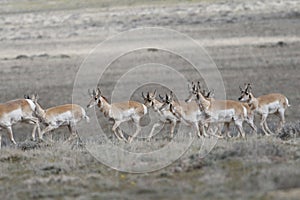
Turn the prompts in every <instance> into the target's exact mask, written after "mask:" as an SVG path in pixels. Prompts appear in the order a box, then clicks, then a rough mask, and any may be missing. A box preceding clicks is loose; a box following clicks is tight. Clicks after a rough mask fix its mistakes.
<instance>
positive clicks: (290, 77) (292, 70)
mask: <svg viewBox="0 0 300 200" xmlns="http://www.w3.org/2000/svg"><path fill="white" fill-rule="evenodd" d="M299 19H300V4H299V1H297V0H282V1H280V0H277V1H275V0H271V1H267V0H260V1H251V0H246V1H229V0H228V1H227V0H224V1H218V0H216V1H214V0H207V1H188V2H185V3H182V2H181V3H178V2H177V0H169V1H151V2H150V1H149V2H148V1H143V0H142V1H135V0H133V1H129V0H125V1H122V3H118V1H93V0H88V1H85V2H84V3H83V2H82V1H68V0H65V1H56V0H53V1H47V3H45V2H43V1H34V2H33V1H27V0H23V1H14V0H11V1H10V0H9V1H1V2H0V66H1V67H0V70H1V75H0V79H1V86H0V91H1V96H0V101H1V102H5V101H8V100H11V99H15V98H22V97H23V95H24V94H27V93H29V94H30V93H33V92H38V93H39V95H40V97H41V100H40V103H41V105H43V106H44V107H51V106H55V105H60V104H64V103H70V102H71V101H72V90H73V83H74V80H75V77H76V73H77V71H78V69H79V68H80V65H81V63H82V62H83V60H84V58H85V57H86V56H87V55H88V54H89V52H90V51H91V50H92V49H93V48H95V47H96V45H97V44H98V43H100V42H102V41H103V40H105V39H106V38H108V37H110V36H112V35H114V34H116V33H120V32H122V31H127V30H130V29H132V28H140V27H149V26H159V27H166V28H171V29H174V30H176V31H179V32H181V33H184V34H187V35H189V36H190V37H192V38H193V39H195V40H196V41H197V42H199V43H200V44H202V45H203V46H204V48H205V49H206V51H207V52H208V54H209V55H210V56H211V58H212V59H213V60H214V61H215V63H216V64H217V66H218V69H219V71H220V73H221V75H222V77H223V80H224V85H225V89H226V95H227V99H237V97H238V96H239V89H238V85H241V84H243V83H244V82H251V83H253V84H254V88H253V90H254V93H255V94H256V95H262V94H266V93H270V92H279V93H283V94H285V95H286V96H287V97H288V99H289V101H290V104H291V105H292V106H291V107H290V108H289V109H288V110H287V112H286V121H287V124H286V126H285V127H284V129H283V131H282V133H281V137H276V136H272V137H262V136H260V131H259V136H258V137H256V136H252V135H251V134H248V139H247V140H219V141H218V143H217V145H216V146H215V148H214V149H213V150H212V151H211V152H210V154H208V155H207V156H206V157H204V158H200V156H199V154H198V151H199V145H200V142H199V141H195V142H194V143H193V145H192V146H191V148H190V149H189V151H188V152H186V154H185V155H183V156H182V157H181V158H180V159H179V160H177V161H176V162H174V163H173V164H172V165H170V166H169V167H166V168H164V169H162V170H159V171H155V172H151V173H143V174H130V173H121V172H118V171H115V170H113V169H111V168H109V167H106V166H104V165H103V164H101V163H99V162H98V161H97V160H96V159H95V158H93V157H92V156H91V155H90V154H89V153H88V152H87V151H86V150H84V149H82V148H75V149H71V146H69V145H65V144H62V142H61V141H58V142H57V143H55V144H53V145H49V146H47V145H45V144H38V146H36V147H37V148H36V149H30V148H29V149H27V148H26V147H27V146H29V147H30V146H31V145H33V146H34V145H36V143H34V142H30V141H29V137H30V134H29V133H30V132H31V129H32V126H30V125H24V124H18V125H16V126H15V127H14V132H15V138H16V140H17V142H20V145H19V147H13V146H11V145H10V142H9V141H8V139H7V137H6V134H5V132H3V131H2V132H3V133H2V135H3V146H4V148H3V149H2V150H1V151H0V194H1V199H52V198H55V199H60V198H62V197H65V198H66V199H73V198H78V199H87V198H88V199H141V198H142V199H171V198H172V199H298V197H299V196H300V181H299V180H300V170H299V166H300V160H299V159H300V148H299V145H300V143H299V131H300V124H299V111H300V104H299V103H298V102H299V101H300V93H299V79H300V73H299V72H300V59H299V58H300V23H299ZM123 42H125V43H126V42H127V43H129V42H130V41H123ZM112 48H116V47H112ZM182 48H187V47H185V46H184V45H183V47H182ZM108 50H109V49H108ZM147 53H149V52H144V51H141V52H137V54H135V55H134V56H135V57H133V59H134V58H136V62H137V63H141V62H142V61H143V58H144V57H143V56H145V55H146V57H147V55H148V54H147ZM150 53H151V56H153V58H154V59H156V60H157V61H160V60H163V59H164V57H162V55H161V54H159V52H150ZM138 59H140V60H138ZM128 62H132V60H131V61H128ZM169 62H170V63H171V64H174V65H176V64H179V63H178V60H172V57H170V60H169ZM125 64H126V63H125ZM127 64H128V63H127ZM181 70H182V71H185V73H187V74H190V77H191V79H192V78H194V76H193V71H192V70H189V68H187V66H184V65H182V69H181ZM120 73H121V72H120V71H112V72H110V73H109V77H108V78H107V79H111V80H112V82H113V81H114V79H116V77H118V76H119V75H120ZM156 74H157V76H161V78H162V79H163V78H165V77H164V75H163V74H160V72H159V71H158V72H156ZM86 79H87V82H88V79H89V77H86ZM101 84H102V85H101V86H102V87H103V90H104V93H106V94H107V93H109V91H110V90H111V89H112V85H111V82H104V83H101ZM174 84H176V81H174ZM175 86H176V85H175ZM86 98H87V101H88V97H86ZM82 106H85V105H82ZM100 116H101V114H100ZM101 117H102V118H101V119H103V116H101ZM103 120H104V119H103ZM103 120H102V123H104V124H105V123H107V121H105V120H104V121H103ZM269 123H270V126H271V128H272V129H274V126H275V125H276V124H277V118H276V117H271V118H270V120H269ZM167 132H168V126H167V127H166V128H165V129H164V130H163V133H162V134H165V135H166V134H167ZM55 133H56V135H58V136H59V135H61V134H64V133H66V135H67V129H60V130H57V131H55ZM24 141H25V142H24ZM156 141H157V142H156ZM161 141H164V138H161V137H159V136H158V137H157V138H156V140H154V141H152V142H151V145H154V146H155V145H161V143H163V142H161ZM143 145H145V146H146V147H147V146H150V145H149V143H148V144H147V142H145V141H142V140H136V141H134V142H133V144H131V146H132V147H136V148H140V149H142V148H143V147H144V146H143ZM128 147H129V145H128Z"/></svg>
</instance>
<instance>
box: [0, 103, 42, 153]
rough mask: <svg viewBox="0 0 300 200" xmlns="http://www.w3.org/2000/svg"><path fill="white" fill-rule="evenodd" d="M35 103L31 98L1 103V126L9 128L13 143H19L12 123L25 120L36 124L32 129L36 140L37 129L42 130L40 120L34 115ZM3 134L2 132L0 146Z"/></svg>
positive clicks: (33, 137) (8, 131)
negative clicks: (15, 137)
mask: <svg viewBox="0 0 300 200" xmlns="http://www.w3.org/2000/svg"><path fill="white" fill-rule="evenodd" d="M34 110H35V105H34V103H33V102H32V101H31V100H30V99H16V100H12V101H8V102H6V103H3V104H0V127H1V128H4V129H6V130H7V133H8V136H9V139H10V141H11V142H12V143H14V144H17V143H16V141H15V139H14V135H13V131H12V125H14V124H16V123H18V122H25V123H29V124H34V128H33V131H32V134H31V136H32V139H33V140H35V131H36V128H38V133H39V132H40V126H39V120H38V118H36V117H35V116H34ZM1 140H2V134H0V148H1V142H2V141H1Z"/></svg>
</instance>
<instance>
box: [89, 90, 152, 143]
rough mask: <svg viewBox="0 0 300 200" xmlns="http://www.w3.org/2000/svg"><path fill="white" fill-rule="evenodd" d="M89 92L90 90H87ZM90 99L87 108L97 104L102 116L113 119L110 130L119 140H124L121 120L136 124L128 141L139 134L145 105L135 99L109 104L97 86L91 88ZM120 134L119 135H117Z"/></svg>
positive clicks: (145, 108)
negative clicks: (95, 88)
mask: <svg viewBox="0 0 300 200" xmlns="http://www.w3.org/2000/svg"><path fill="white" fill-rule="evenodd" d="M89 93H90V92H89ZM90 95H91V97H92V99H91V100H90V102H89V104H88V105H87V107H88V108H91V107H93V106H95V105H97V106H98V107H99V108H100V111H101V112H103V114H104V116H105V117H107V118H110V119H112V120H114V125H113V127H112V131H113V132H114V134H115V136H116V137H117V138H118V139H119V140H122V139H123V140H125V141H126V138H125V137H124V135H123V133H122V130H121V129H120V128H119V126H120V124H121V123H122V122H127V121H132V122H133V123H134V124H135V125H136V131H135V133H134V134H133V135H132V137H129V139H128V142H129V143H131V142H132V140H133V139H134V138H135V137H136V136H137V135H138V134H139V132H140V131H141V126H140V120H141V118H142V117H143V116H144V115H145V114H147V112H148V110H147V107H146V106H145V105H144V104H142V103H139V102H136V101H126V102H120V103H113V104H109V103H108V101H107V99H106V98H105V97H104V96H102V95H101V91H100V89H99V88H97V90H96V91H95V90H93V93H92V94H91V93H90ZM118 133H119V134H120V136H119V135H118Z"/></svg>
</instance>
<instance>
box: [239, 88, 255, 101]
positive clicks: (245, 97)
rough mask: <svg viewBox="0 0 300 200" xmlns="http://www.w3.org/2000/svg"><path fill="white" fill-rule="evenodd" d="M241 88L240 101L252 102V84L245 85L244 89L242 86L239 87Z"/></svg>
mask: <svg viewBox="0 0 300 200" xmlns="http://www.w3.org/2000/svg"><path fill="white" fill-rule="evenodd" d="M239 87H240V91H241V96H240V97H239V98H238V100H239V101H241V102H249V101H251V98H252V95H251V90H252V88H251V84H250V83H248V84H246V83H245V87H244V89H243V88H242V87H241V86H239Z"/></svg>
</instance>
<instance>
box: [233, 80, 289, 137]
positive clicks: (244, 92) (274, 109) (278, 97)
mask: <svg viewBox="0 0 300 200" xmlns="http://www.w3.org/2000/svg"><path fill="white" fill-rule="evenodd" d="M240 90H241V96H240V97H239V98H238V99H239V101H241V102H246V103H248V105H249V106H250V108H251V109H252V110H254V111H255V112H256V113H258V114H259V115H260V116H261V121H260V126H261V127H262V130H263V132H264V133H265V135H270V134H272V131H271V130H270V129H269V127H268V125H267V117H268V115H269V114H276V115H277V116H279V118H280V122H279V125H278V127H277V129H276V133H279V132H280V131H281V129H282V126H283V124H284V123H285V116H284V113H285V110H286V109H287V108H288V107H289V106H290V105H289V101H288V99H287V98H286V97H285V96H284V95H282V94H279V93H272V94H267V95H263V96H260V97H257V98H255V97H254V95H253V93H252V91H251V90H252V88H251V84H250V83H248V84H247V85H246V86H245V88H244V89H242V88H241V87H240Z"/></svg>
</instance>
